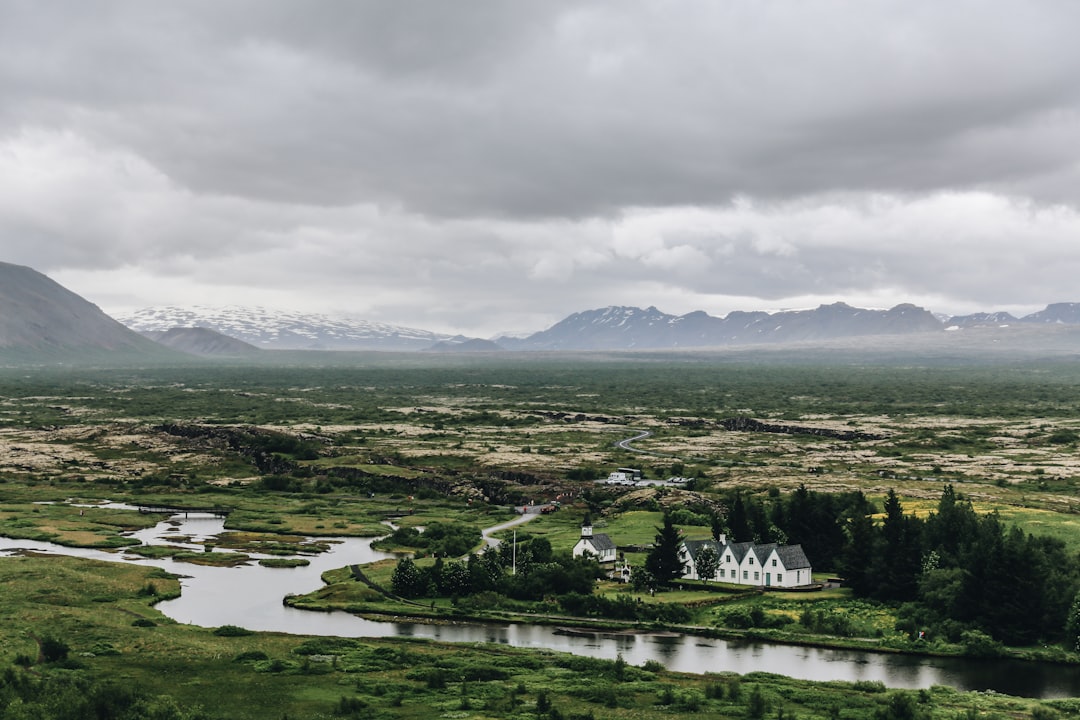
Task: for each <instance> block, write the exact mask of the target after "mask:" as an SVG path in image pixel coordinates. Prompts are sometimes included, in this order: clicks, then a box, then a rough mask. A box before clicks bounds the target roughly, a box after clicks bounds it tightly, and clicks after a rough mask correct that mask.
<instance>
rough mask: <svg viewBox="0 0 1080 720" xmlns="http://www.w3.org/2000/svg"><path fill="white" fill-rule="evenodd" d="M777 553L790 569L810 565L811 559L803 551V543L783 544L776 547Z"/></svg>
mask: <svg viewBox="0 0 1080 720" xmlns="http://www.w3.org/2000/svg"><path fill="white" fill-rule="evenodd" d="M776 555H777V557H779V558H780V562H782V563H783V564H784V567H785V568H786V569H788V570H795V569H798V568H808V567H810V560H809V559H808V558H807V557H806V553H804V552H803V549H802V545H781V546H780V547H778V548H776Z"/></svg>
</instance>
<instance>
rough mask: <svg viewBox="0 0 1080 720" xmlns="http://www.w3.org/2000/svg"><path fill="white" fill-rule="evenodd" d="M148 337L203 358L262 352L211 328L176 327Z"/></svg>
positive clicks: (149, 333)
mask: <svg viewBox="0 0 1080 720" xmlns="http://www.w3.org/2000/svg"><path fill="white" fill-rule="evenodd" d="M144 334H145V335H146V336H147V337H149V338H150V339H152V340H154V341H155V342H157V343H160V344H161V345H164V346H165V347H168V348H172V349H173V350H176V351H178V352H182V353H187V354H188V355H199V356H203V357H243V356H247V355H253V354H255V353H258V352H260V350H259V348H257V347H255V346H254V345H251V344H250V343H246V342H244V341H243V340H237V339H236V338H232V337H229V336H228V335H222V334H221V333H219V332H217V331H216V330H211V329H209V328H201V327H193V328H181V327H175V328H170V329H168V330H165V331H164V332H157V331H150V332H147V333H144Z"/></svg>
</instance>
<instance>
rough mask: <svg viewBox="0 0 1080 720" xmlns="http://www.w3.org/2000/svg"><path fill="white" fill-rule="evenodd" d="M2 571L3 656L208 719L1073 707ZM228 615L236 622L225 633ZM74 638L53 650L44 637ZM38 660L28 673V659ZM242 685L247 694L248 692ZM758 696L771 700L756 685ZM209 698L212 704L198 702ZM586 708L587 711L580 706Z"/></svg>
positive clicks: (1025, 711)
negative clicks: (638, 660)
mask: <svg viewBox="0 0 1080 720" xmlns="http://www.w3.org/2000/svg"><path fill="white" fill-rule="evenodd" d="M0 583H3V585H4V587H14V586H18V587H19V588H21V589H22V590H23V593H21V594H11V593H5V594H4V596H3V599H2V600H0V604H2V609H3V612H4V617H6V618H10V619H13V620H14V621H9V622H5V623H4V624H3V625H2V626H0V641H2V642H0V663H3V664H8V665H10V664H11V663H15V662H16V661H18V662H19V663H22V664H23V665H26V666H28V667H29V670H30V671H33V672H35V673H66V674H67V675H66V676H67V677H71V674H73V673H74V674H76V675H78V676H81V677H85V678H91V679H95V678H96V679H99V681H100V682H107V683H112V684H121V685H123V686H124V687H125V688H127V689H128V690H129V691H138V692H139V693H142V694H146V695H149V696H151V697H154V698H157V700H156V702H157V703H158V705H168V706H170V707H174V708H176V709H177V712H176V713H175V714H173V715H170V717H203V718H234V719H237V720H243V719H245V718H260V719H261V718H267V717H274V718H277V717H282V716H283V715H287V716H288V717H290V718H326V717H334V716H336V717H373V718H377V717H386V718H430V717H432V716H433V713H437V715H435V716H438V717H453V718H467V717H474V718H514V717H521V718H535V717H537V716H538V715H539V716H542V717H553V715H551V713H550V710H551V709H555V710H556V711H557V712H559V713H560V716H561V717H566V718H569V717H575V716H580V717H593V718H601V719H605V718H612V719H613V718H640V719H642V720H651V719H652V718H661V717H670V716H671V714H672V713H680V714H681V713H685V714H688V716H691V717H744V716H747V715H748V713H752V712H753V708H754V707H755V705H754V703H763V705H764V707H765V708H766V709H767V712H768V716H770V717H774V716H778V715H781V714H782V715H783V716H785V717H792V716H797V717H802V718H829V717H834V716H835V714H836V713H837V711H840V716H841V717H845V718H863V717H866V718H870V717H873V716H874V713H875V712H885V711H886V710H887V708H888V707H890V706H892V705H895V704H897V703H910V704H911V707H913V708H917V709H919V710H920V711H921V712H925V713H929V714H930V715H928V716H932V717H934V718H954V717H956V716H957V713H968V712H969V711H971V712H975V713H976V715H975V716H977V717H1021V716H1028V715H1030V714H1031V713H1032V711H1033V710H1034V709H1035V708H1042V711H1043V712H1047V711H1049V712H1053V711H1052V710H1050V708H1053V707H1057V708H1058V709H1059V710H1061V711H1068V712H1074V711H1075V710H1076V708H1075V707H1074V706H1073V704H1070V702H1071V701H1050V702H1046V703H1040V702H1037V701H1033V700H1026V699H1019V698H1010V697H1007V696H995V695H986V694H980V693H959V692H955V691H952V690H949V689H947V688H941V687H936V688H933V689H932V690H929V691H923V692H918V693H916V692H904V691H894V692H888V691H886V689H885V688H884V687H882V686H881V685H880V684H877V683H841V682H833V683H809V682H802V681H795V680H791V679H788V678H784V677H781V676H776V675H766V674H760V673H759V674H751V675H744V676H736V675H731V674H723V675H704V676H691V675H681V674H678V673H669V672H666V671H664V670H663V669H662V668H660V667H659V666H649V667H646V668H638V667H633V666H628V665H626V664H625V663H621V662H619V661H605V660H592V659H588V658H580V657H573V656H567V655H561V654H558V653H550V652H545V651H535V650H523V649H517V648H512V647H506V646H487V645H484V646H471V645H455V646H452V647H447V646H443V645H440V644H438V643H432V642H426V641H413V640H379V639H365V640H353V639H336V638H304V637H297V636H291V635H278V634H273V633H257V634H244V633H239V634H233V633H225V632H220V633H219V632H215V631H213V630H210V629H203V628H196V627H191V626H185V625H178V624H176V623H174V622H172V621H171V620H169V619H167V618H165V617H163V616H161V615H160V614H159V613H157V612H156V611H154V610H153V608H152V607H151V602H153V600H154V599H156V598H159V597H165V596H168V595H170V594H173V593H175V592H176V591H177V587H178V586H177V583H176V581H175V580H174V579H170V578H168V577H167V576H165V575H164V574H163V573H162V572H161V571H158V570H153V569H147V568H140V567H136V566H131V565H121V564H115V563H97V562H93V561H85V560H74V559H68V558H48V559H44V558H32V557H18V558H7V559H5V560H4V561H3V562H0ZM224 629H225V628H223V629H222V630H224ZM46 640H56V641H59V642H61V643H62V644H64V645H65V646H66V648H67V651H68V652H67V657H66V659H63V660H54V661H48V660H46V659H44V658H42V657H41V655H40V653H41V645H42V642H43V641H46ZM21 672H25V671H21ZM238 689H239V691H238ZM755 696H756V697H755ZM196 709H198V711H199V712H198V714H197V715H191V714H184V715H181V714H180V713H192V712H193V711H195V710H196ZM575 714H576V715H575Z"/></svg>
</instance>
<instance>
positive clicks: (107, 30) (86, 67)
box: [0, 0, 1080, 336]
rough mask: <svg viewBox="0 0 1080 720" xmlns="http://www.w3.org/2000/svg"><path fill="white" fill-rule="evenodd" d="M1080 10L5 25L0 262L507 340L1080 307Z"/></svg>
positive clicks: (221, 0)
mask: <svg viewBox="0 0 1080 720" xmlns="http://www.w3.org/2000/svg"><path fill="white" fill-rule="evenodd" d="M1078 32H1080V3H1077V2H1075V1H1074V0H1062V1H1061V2H1053V1H1045V2H1044V1H1041V0H1016V1H1015V2H1009V1H1005V0H949V1H947V2H942V1H941V0H925V1H923V0H897V1H895V2H887V1H875V0H865V1H864V0H844V1H835V2H833V1H829V0H790V1H789V2H773V1H770V0H730V1H725V2H689V1H687V2H646V1H644V0H610V1H608V2H604V1H581V2H555V1H552V0H545V1H544V2H516V1H511V0H470V1H468V2H450V1H448V0H385V1H381V2H363V1H360V0H342V1H340V2H338V1H326V0H323V1H318V0H312V1H310V2H296V1H291V0H290V1H289V2H279V1H276V0H205V1H201V2H200V1H195V0H185V1H184V2H168V3H166V2H145V1H143V0H128V1H124V2H111V1H108V0H69V1H67V2H62V1H52V2H47V3H43V2H40V1H39V0H25V1H22V0H0V48H2V52H0V260H4V261H7V262H13V263H17V264H21V265H29V266H31V267H33V268H35V269H37V270H40V271H42V272H44V273H46V274H48V275H49V276H50V277H52V278H53V279H55V280H57V281H58V282H60V283H61V284H64V285H65V286H67V287H68V288H70V289H72V290H74V291H75V292H77V293H79V294H81V295H83V296H84V297H86V298H87V299H89V300H90V301H92V302H94V303H96V304H98V305H99V306H101V307H102V309H104V310H105V311H107V312H110V313H112V314H114V315H116V314H123V313H124V312H126V311H130V310H134V309H138V308H142V307H147V306H152V305H181V306H183V305H193V304H200V305H228V304H241V305H261V306H266V307H276V308H288V309H294V310H309V311H316V312H326V313H331V314H348V315H352V316H355V317H360V318H363V319H369V320H378V321H383V322H389V323H394V324H399V325H406V326H411V327H418V328H424V329H428V330H436V331H448V332H462V333H465V334H470V335H480V336H488V335H491V334H494V333H496V332H500V331H534V330H539V329H542V328H544V327H547V326H549V325H551V324H552V323H554V322H556V321H557V320H559V319H561V318H562V317H564V316H566V315H567V314H569V313H572V312H577V311H580V310H586V309H589V308H595V307H603V306H606V305H637V306H640V307H646V306H649V305H655V306H656V307H658V308H659V309H661V310H663V311H665V312H670V313H676V314H682V313H685V312H689V311H692V310H705V311H706V312H708V313H710V314H712V315H717V316H723V315H725V314H727V313H728V312H730V311H732V310H749V309H764V310H778V309H783V308H801V307H813V306H816V305H818V304H820V303H830V302H835V301H838V300H842V301H845V302H848V303H850V304H852V305H859V306H865V307H889V306H892V305H894V304H897V303H900V302H914V303H916V304H919V305H922V306H924V307H927V308H928V309H930V310H933V311H936V312H944V313H956V314H959V313H966V312H973V311H977V310H1010V311H1012V312H1014V313H1016V314H1023V313H1026V312H1030V311H1033V310H1036V309H1040V308H1042V307H1043V306H1045V305H1046V304H1047V303H1048V302H1058V301H1080V282H1078V280H1080V41H1078V39H1077V34H1078Z"/></svg>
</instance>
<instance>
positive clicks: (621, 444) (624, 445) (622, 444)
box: [615, 430, 657, 455]
mask: <svg viewBox="0 0 1080 720" xmlns="http://www.w3.org/2000/svg"><path fill="white" fill-rule="evenodd" d="M650 435H652V433H651V432H649V431H648V430H642V431H641V432H639V433H638V434H637V435H635V436H634V437H628V438H626V439H625V440H619V441H617V442H616V443H615V447H617V448H619V449H620V450H628V451H629V452H636V453H642V454H644V455H656V454H657V453H654V452H649V451H648V450H639V449H638V448H636V447H630V443H632V442H637V441H638V440H644V439H645V438H647V437H649V436H650Z"/></svg>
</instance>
